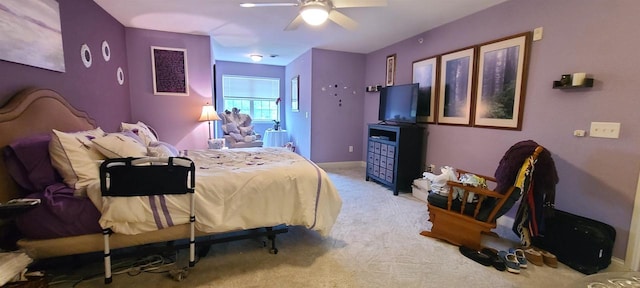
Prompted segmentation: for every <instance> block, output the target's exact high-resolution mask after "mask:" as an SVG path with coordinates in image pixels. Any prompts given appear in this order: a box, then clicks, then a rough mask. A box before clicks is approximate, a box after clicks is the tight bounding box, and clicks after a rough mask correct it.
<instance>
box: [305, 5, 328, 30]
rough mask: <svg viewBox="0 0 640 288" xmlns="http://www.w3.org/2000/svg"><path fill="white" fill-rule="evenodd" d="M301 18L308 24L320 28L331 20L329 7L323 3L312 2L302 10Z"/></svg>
mask: <svg viewBox="0 0 640 288" xmlns="http://www.w3.org/2000/svg"><path fill="white" fill-rule="evenodd" d="M300 16H302V19H303V20H304V22H307V24H309V25H312V26H318V25H320V24H322V23H324V22H325V21H327V18H329V7H328V6H327V5H326V4H324V3H322V2H310V3H307V4H306V5H304V6H302V8H300Z"/></svg>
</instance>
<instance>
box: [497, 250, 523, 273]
mask: <svg viewBox="0 0 640 288" xmlns="http://www.w3.org/2000/svg"><path fill="white" fill-rule="evenodd" d="M498 256H500V258H502V260H504V263H505V265H506V266H507V271H509V272H511V273H514V274H520V262H518V257H516V254H513V253H509V252H507V251H500V252H498Z"/></svg>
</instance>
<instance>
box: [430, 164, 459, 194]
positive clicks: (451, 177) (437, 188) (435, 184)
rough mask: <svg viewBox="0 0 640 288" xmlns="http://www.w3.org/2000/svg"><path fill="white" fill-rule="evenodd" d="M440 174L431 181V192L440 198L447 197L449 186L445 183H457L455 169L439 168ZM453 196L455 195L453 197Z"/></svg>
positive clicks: (448, 167)
mask: <svg viewBox="0 0 640 288" xmlns="http://www.w3.org/2000/svg"><path fill="white" fill-rule="evenodd" d="M440 171H441V172H442V173H441V174H440V175H436V176H435V177H434V178H433V180H431V191H432V192H434V193H437V194H439V195H442V196H447V195H449V185H447V181H458V179H457V177H456V169H455V168H453V167H450V166H444V167H442V168H440ZM454 196H455V195H454Z"/></svg>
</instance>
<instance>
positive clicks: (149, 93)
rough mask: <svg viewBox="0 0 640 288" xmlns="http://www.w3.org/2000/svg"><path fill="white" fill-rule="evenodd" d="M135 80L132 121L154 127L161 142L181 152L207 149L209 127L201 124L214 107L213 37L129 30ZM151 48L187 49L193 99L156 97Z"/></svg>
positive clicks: (131, 66) (132, 86) (132, 84)
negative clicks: (207, 109) (203, 115)
mask: <svg viewBox="0 0 640 288" xmlns="http://www.w3.org/2000/svg"><path fill="white" fill-rule="evenodd" d="M126 45H127V53H128V57H129V63H128V65H129V67H130V68H129V70H130V71H131V72H130V77H129V78H130V79H131V81H130V82H131V84H130V86H131V89H130V91H131V110H132V112H131V121H133V122H137V121H142V122H144V123H146V124H148V125H150V126H152V127H154V128H155V129H156V130H157V131H158V134H159V136H160V140H161V141H164V142H168V143H171V144H174V145H175V146H176V147H178V148H179V149H194V148H206V147H207V138H208V137H209V133H208V132H207V129H208V125H207V124H206V123H205V122H198V118H199V117H200V113H201V111H202V106H203V105H205V103H207V102H209V103H212V95H213V66H212V60H211V44H210V40H209V36H197V35H188V34H179V33H169V32H161V31H152V30H144V29H136V28H127V29H126ZM151 46H160V47H170V48H183V49H187V69H188V77H189V78H188V80H189V96H159V95H154V94H153V82H152V69H151Z"/></svg>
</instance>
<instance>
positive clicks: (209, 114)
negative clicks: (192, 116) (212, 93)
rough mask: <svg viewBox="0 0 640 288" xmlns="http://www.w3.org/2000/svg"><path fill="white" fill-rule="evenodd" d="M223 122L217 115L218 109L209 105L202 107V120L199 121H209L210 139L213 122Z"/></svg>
mask: <svg viewBox="0 0 640 288" xmlns="http://www.w3.org/2000/svg"><path fill="white" fill-rule="evenodd" d="M218 120H221V119H220V117H218V113H216V109H215V108H213V106H212V105H209V103H207V104H205V105H204V106H202V114H200V119H198V121H207V122H209V139H211V122H213V121H218Z"/></svg>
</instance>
